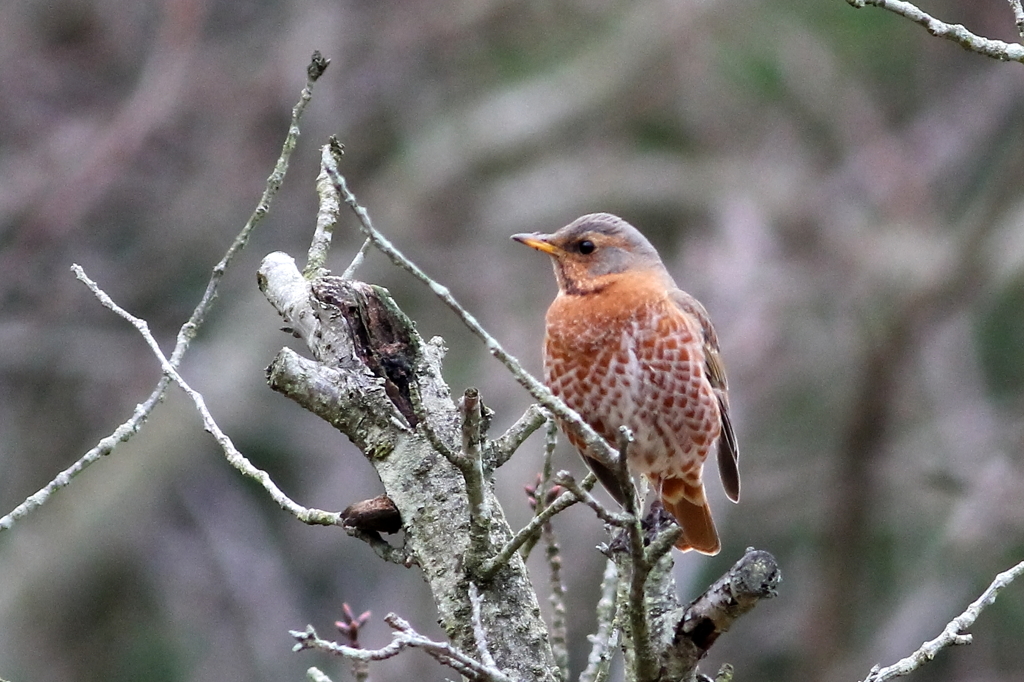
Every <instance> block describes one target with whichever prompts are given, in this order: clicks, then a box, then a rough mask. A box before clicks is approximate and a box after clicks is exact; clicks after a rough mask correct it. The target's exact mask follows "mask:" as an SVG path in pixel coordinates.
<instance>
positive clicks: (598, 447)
mask: <svg viewBox="0 0 1024 682" xmlns="http://www.w3.org/2000/svg"><path fill="white" fill-rule="evenodd" d="M325 160H326V162H327V165H326V166H325V170H326V171H327V173H328V175H329V176H330V177H331V181H332V182H333V183H334V184H335V186H336V188H337V190H338V193H339V194H340V195H341V197H342V199H343V200H344V201H345V203H347V204H348V205H349V206H350V207H351V208H352V211H353V212H354V213H355V214H356V216H357V217H358V218H359V225H360V228H361V229H362V231H363V233H364V234H365V235H366V236H367V237H368V238H369V239H370V240H372V241H373V244H374V246H376V247H377V249H378V250H380V252H381V253H383V254H384V255H385V256H387V257H388V258H389V259H390V260H391V262H392V263H394V264H395V265H397V266H398V267H400V268H402V269H404V270H406V271H407V272H409V274H411V275H412V276H413V277H415V278H416V279H418V280H420V281H421V282H422V283H424V284H425V285H427V287H428V288H429V289H430V290H431V291H432V292H434V294H435V295H436V296H437V297H438V298H440V299H441V301H442V302H443V303H444V304H445V305H446V306H448V308H450V309H451V310H452V311H453V312H454V313H455V315H456V317H458V318H459V320H461V321H462V323H463V324H464V325H465V326H466V327H467V328H468V329H469V330H470V331H471V332H472V333H473V334H474V335H475V336H476V337H477V338H479V339H480V340H481V341H483V343H484V346H485V347H486V348H487V351H488V352H489V353H490V354H491V355H493V356H494V357H495V358H497V359H498V361H500V362H501V363H502V364H503V365H505V367H506V369H508V371H509V372H511V373H512V376H513V377H514V378H515V379H516V381H518V382H519V384H520V385H522V386H523V387H524V388H525V389H526V390H527V392H529V394H530V395H531V396H533V398H534V399H535V400H536V401H537V402H539V403H540V404H541V405H543V406H544V407H546V408H547V409H548V410H550V411H551V412H552V413H554V414H555V416H557V417H559V418H560V419H562V420H564V421H565V422H567V423H569V424H570V425H571V427H572V428H573V429H574V430H575V431H576V433H577V434H578V435H579V436H580V437H581V438H582V440H583V442H584V444H585V445H586V446H587V449H588V453H589V454H590V455H591V456H593V457H596V458H598V459H601V460H603V461H605V462H608V463H612V462H614V461H615V451H614V450H612V449H611V448H610V447H609V445H608V443H607V442H606V441H605V440H604V439H603V438H601V436H599V435H598V434H597V432H595V431H594V430H593V429H592V428H591V427H590V425H588V424H587V423H586V422H585V421H583V419H582V418H581V417H580V416H579V414H577V413H576V411H575V410H572V409H571V408H569V406H567V405H566V404H565V403H564V402H562V400H561V399H560V398H558V397H557V396H555V395H554V394H552V393H551V391H549V390H548V389H547V388H546V387H545V386H544V384H542V383H541V382H540V381H538V380H537V379H536V378H535V377H534V376H533V375H531V374H530V373H529V372H527V371H526V370H525V369H523V366H522V365H521V364H519V361H518V360H517V359H516V358H515V357H513V356H512V355H510V354H509V353H508V351H506V350H505V349H504V348H503V347H502V345H501V344H500V343H498V341H497V339H495V338H494V337H493V336H491V335H490V334H489V333H488V332H487V330H486V329H484V328H483V326H482V325H481V324H480V322H478V321H477V319H476V318H475V317H474V316H473V315H472V314H471V313H470V312H469V311H467V310H466V309H465V308H464V307H462V305H461V304H460V303H459V302H458V301H457V300H456V299H455V297H454V296H452V293H451V291H449V290H448V288H447V287H445V286H443V285H442V284H440V283H438V282H437V281H435V280H434V279H432V278H431V277H430V276H428V275H427V274H426V273H425V272H423V270H421V269H420V267H419V266H418V265H416V264H415V263H413V262H412V261H411V260H409V258H407V257H406V256H405V255H404V254H403V253H402V252H401V251H399V250H398V249H397V248H396V247H395V246H394V245H393V244H392V243H391V242H390V241H389V240H388V239H387V238H386V237H385V236H384V235H382V234H381V233H380V232H378V231H377V230H376V228H374V227H373V222H372V221H371V220H370V215H369V213H368V212H367V211H366V209H365V208H364V207H363V206H361V205H360V204H359V202H358V201H357V200H356V197H355V195H354V194H352V192H351V191H350V190H349V188H348V184H347V182H346V181H345V177H344V176H343V175H341V173H340V172H339V171H338V168H337V165H336V164H335V162H334V159H333V157H331V156H330V155H327V156H325Z"/></svg>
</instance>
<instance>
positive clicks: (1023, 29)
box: [1010, 0, 1024, 38]
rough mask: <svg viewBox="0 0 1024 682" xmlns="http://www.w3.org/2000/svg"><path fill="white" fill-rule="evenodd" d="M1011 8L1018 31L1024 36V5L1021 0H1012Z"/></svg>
mask: <svg viewBox="0 0 1024 682" xmlns="http://www.w3.org/2000/svg"><path fill="white" fill-rule="evenodd" d="M1010 9H1011V10H1012V11H1013V22H1014V23H1015V24H1017V33H1019V34H1020V36H1021V37H1022V38H1024V6H1022V5H1021V1H1020V0H1010Z"/></svg>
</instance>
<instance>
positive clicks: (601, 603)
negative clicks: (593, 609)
mask: <svg viewBox="0 0 1024 682" xmlns="http://www.w3.org/2000/svg"><path fill="white" fill-rule="evenodd" d="M618 585H619V569H618V567H617V566H616V565H615V562H614V561H612V560H611V559H609V560H608V562H607V563H606V564H605V567H604V578H602V580H601V598H600V599H599V600H598V602H597V632H596V633H594V634H593V635H590V637H589V638H588V639H589V640H590V643H591V644H592V645H593V646H591V649H590V655H589V656H587V667H586V669H585V670H584V671H583V672H582V673H580V682H604V680H606V679H608V673H609V671H610V670H611V663H612V655H613V654H614V653H615V647H616V645H617V644H618V639H619V632H620V631H619V630H618V628H616V627H614V623H615V593H616V591H617V589H618Z"/></svg>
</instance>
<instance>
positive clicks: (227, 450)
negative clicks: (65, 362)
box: [71, 265, 344, 526]
mask: <svg viewBox="0 0 1024 682" xmlns="http://www.w3.org/2000/svg"><path fill="white" fill-rule="evenodd" d="M71 269H72V270H73V271H74V273H75V276H76V277H78V279H79V280H81V281H82V282H83V283H84V284H85V285H86V286H87V287H89V290H90V291H92V293H93V294H94V295H95V296H96V298H98V299H99V301H100V303H102V304H103V306H104V307H105V308H108V309H109V310H111V311H113V312H114V313H116V314H117V315H118V316H120V317H122V318H124V319H125V320H127V321H128V322H129V323H130V324H131V325H132V326H133V327H135V329H137V330H138V332H139V334H141V335H142V338H143V339H145V341H146V344H147V345H148V346H149V348H150V350H152V351H153V354H154V355H155V356H156V358H157V360H159V361H160V367H161V369H162V370H163V372H164V374H165V375H166V376H167V377H169V378H170V379H171V381H173V382H174V383H176V384H178V386H180V387H181V389H182V390H183V391H185V393H187V394H188V396H189V397H190V398H191V399H192V402H193V403H194V404H195V406H196V411H198V412H199V415H200V417H201V418H202V420H203V427H204V428H205V429H206V431H207V432H209V433H210V435H212V436H213V438H214V440H216V441H217V444H218V445H220V446H221V449H222V450H223V451H224V456H225V457H226V458H227V460H228V463H230V464H231V466H233V467H235V469H237V470H238V471H240V472H241V473H242V474H244V475H245V476H248V477H249V478H251V479H253V480H255V481H256V482H257V483H259V484H260V485H261V486H263V488H264V490H266V491H267V493H268V494H269V495H270V497H271V499H273V500H274V502H277V504H278V505H279V506H280V507H281V508H282V509H284V510H285V511H287V512H289V513H290V514H292V515H294V516H295V517H296V518H297V519H299V520H300V521H302V522H303V523H308V524H310V525H321V526H340V525H342V524H343V522H344V521H343V519H342V517H341V514H340V513H338V512H327V511H322V510H320V509H307V508H306V507H303V506H301V505H299V504H297V503H295V502H293V501H292V500H291V498H289V497H288V496H287V495H285V494H284V493H283V492H282V491H281V489H280V488H278V487H277V485H276V484H275V483H274V481H273V480H271V478H270V474H268V473H267V472H266V471H263V470H262V469H259V468H257V467H256V466H254V465H253V464H252V462H250V461H249V460H248V459H246V458H245V456H244V455H243V454H242V453H241V452H239V451H238V450H237V449H236V448H235V445H234V443H232V442H231V439H230V438H229V437H228V435H227V434H226V433H224V432H223V431H222V430H221V428H220V427H219V426H218V425H217V422H216V421H215V420H214V418H213V415H211V414H210V411H209V409H207V407H206V401H205V400H204V399H203V396H202V394H200V393H199V392H198V391H196V390H195V389H193V388H192V387H191V386H189V385H188V383H186V382H185V380H184V379H183V378H182V376H181V375H180V374H178V370H177V369H176V368H175V367H174V366H173V365H172V364H171V362H170V360H168V359H167V357H166V356H165V355H164V354H163V351H161V350H160V346H159V344H157V342H156V339H154V338H153V334H152V333H151V332H150V331H149V325H148V324H147V323H146V321H145V320H143V319H140V318H138V317H135V316H134V315H132V314H131V313H129V312H128V311H126V310H125V309H124V308H122V307H121V306H119V305H117V304H116V303H114V301H113V300H112V299H111V298H110V296H108V295H107V294H106V292H104V291H103V290H102V289H100V288H99V286H98V285H97V284H96V282H94V281H92V280H91V279H89V276H88V275H86V274H85V271H84V270H82V268H81V267H79V266H78V265H72V266H71Z"/></svg>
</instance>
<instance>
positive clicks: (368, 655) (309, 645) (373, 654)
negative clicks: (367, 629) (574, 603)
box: [289, 613, 511, 682]
mask: <svg viewBox="0 0 1024 682" xmlns="http://www.w3.org/2000/svg"><path fill="white" fill-rule="evenodd" d="M384 622H386V623H387V624H388V625H390V626H391V627H392V628H393V629H395V630H396V632H395V633H394V634H393V635H392V637H393V639H392V641H391V643H390V644H388V645H387V646H385V647H381V648H380V649H357V648H355V647H350V646H345V645H344V644H338V643H337V642H330V641H327V640H324V639H321V638H320V637H319V636H318V635H317V634H316V630H314V629H313V626H311V625H310V626H307V627H306V629H305V630H304V631H302V632H299V631H296V630H292V631H291V632H290V633H289V634H291V636H292V637H294V638H295V640H296V644H295V646H294V647H292V650H293V651H303V650H306V649H313V650H316V651H326V652H328V653H332V654H336V655H338V656H344V657H345V658H348V659H354V660H360V661H383V660H385V659H388V658H393V657H394V656H397V655H398V654H399V653H401V652H402V651H403V650H405V649H422V650H423V651H426V652H427V653H428V654H430V655H431V656H432V657H434V658H435V659H436V660H437V661H438V662H440V663H442V664H443V665H447V666H448V667H449V668H452V669H453V670H456V671H457V672H459V673H460V674H462V675H465V676H466V677H468V678H469V679H471V680H484V681H486V682H511V680H510V679H509V678H508V676H507V675H505V674H504V673H502V672H501V671H500V670H498V669H496V668H494V667H491V666H487V665H485V664H483V663H481V662H480V661H477V660H475V659H473V658H471V657H470V656H467V655H466V654H464V653H463V652H461V651H459V650H458V649H456V648H455V647H453V646H452V645H451V644H448V643H447V642H435V641H433V640H431V639H428V638H427V637H424V636H423V635H421V634H419V633H418V632H416V631H415V630H413V629H412V626H410V625H409V623H407V622H406V621H405V620H403V619H401V618H399V617H398V616H396V615H395V614H393V613H389V614H388V615H387V616H386V617H385V618H384Z"/></svg>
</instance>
